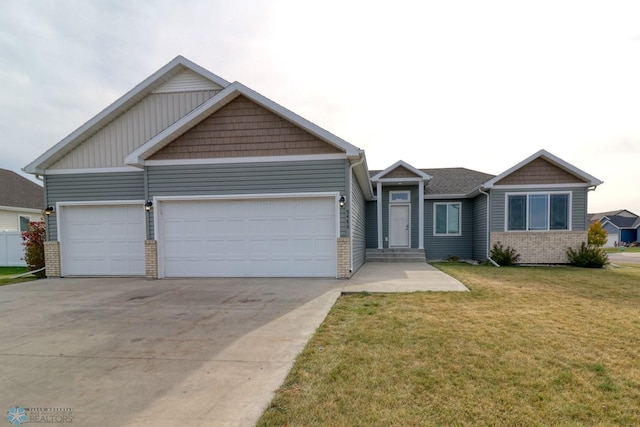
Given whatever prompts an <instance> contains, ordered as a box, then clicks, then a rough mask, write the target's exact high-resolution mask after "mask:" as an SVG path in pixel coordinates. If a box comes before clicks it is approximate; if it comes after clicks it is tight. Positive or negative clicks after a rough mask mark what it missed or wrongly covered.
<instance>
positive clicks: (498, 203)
mask: <svg viewBox="0 0 640 427" xmlns="http://www.w3.org/2000/svg"><path fill="white" fill-rule="evenodd" d="M554 191H558V192H571V193H572V196H571V227H572V231H585V230H587V229H588V228H589V225H588V221H587V188H586V187H571V188H558V189H549V188H527V189H523V190H517V189H515V190H512V189H509V190H503V189H494V190H491V231H505V203H506V198H505V194H506V193H518V192H523V193H535V192H542V193H549V192H554Z"/></svg>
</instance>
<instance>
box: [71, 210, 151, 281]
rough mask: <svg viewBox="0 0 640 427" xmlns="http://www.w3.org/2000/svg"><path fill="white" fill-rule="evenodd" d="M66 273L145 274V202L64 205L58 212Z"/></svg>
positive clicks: (77, 274) (78, 274)
mask: <svg viewBox="0 0 640 427" xmlns="http://www.w3.org/2000/svg"><path fill="white" fill-rule="evenodd" d="M58 217H59V220H60V221H61V222H62V223H61V226H60V252H61V261H62V274H63V275H65V276H138V275H144V274H145V267H144V240H145V237H146V232H145V219H144V208H143V206H142V204H136V205H100V206H85V205H79V206H64V207H62V208H61V211H60V213H59V215H58Z"/></svg>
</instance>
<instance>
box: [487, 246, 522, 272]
mask: <svg viewBox="0 0 640 427" xmlns="http://www.w3.org/2000/svg"><path fill="white" fill-rule="evenodd" d="M490 256H491V259H492V260H494V261H495V262H496V264H498V265H502V266H507V265H514V264H517V263H518V261H519V260H520V254H519V253H517V252H516V250H515V249H513V248H512V247H510V246H507V247H506V248H505V247H504V246H503V245H502V243H501V242H496V243H494V245H493V248H492V249H491V254H490Z"/></svg>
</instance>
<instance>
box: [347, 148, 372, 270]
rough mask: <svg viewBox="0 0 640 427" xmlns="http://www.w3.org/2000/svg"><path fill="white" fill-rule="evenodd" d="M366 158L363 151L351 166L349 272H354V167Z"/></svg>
mask: <svg viewBox="0 0 640 427" xmlns="http://www.w3.org/2000/svg"><path fill="white" fill-rule="evenodd" d="M364 159H365V157H364V155H362V153H361V154H360V160H358V161H357V162H355V163H352V164H351V166H349V212H348V213H347V215H348V217H349V246H351V250H350V251H349V273H353V209H352V204H353V168H354V167H356V166H358V165H361V164H362V163H363V162H364ZM369 185H371V181H369Z"/></svg>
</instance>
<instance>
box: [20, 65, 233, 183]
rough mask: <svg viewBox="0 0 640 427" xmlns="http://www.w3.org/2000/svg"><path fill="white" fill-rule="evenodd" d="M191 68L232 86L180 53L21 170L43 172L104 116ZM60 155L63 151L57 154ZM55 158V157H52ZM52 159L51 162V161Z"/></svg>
mask: <svg viewBox="0 0 640 427" xmlns="http://www.w3.org/2000/svg"><path fill="white" fill-rule="evenodd" d="M184 68H188V69H191V70H192V71H194V72H196V73H198V74H201V75H202V76H203V77H205V78H207V79H210V80H212V81H213V82H214V83H216V84H218V85H220V86H222V87H226V86H229V82H228V81H226V80H225V79H223V78H221V77H219V76H217V75H215V74H213V73H211V72H210V71H207V70H205V69H204V68H202V67H200V66H199V65H197V64H194V63H193V62H191V61H189V60H188V59H186V58H184V57H182V56H177V57H175V58H174V59H173V60H172V61H171V62H169V63H168V64H166V65H165V66H163V67H162V68H160V69H159V70H158V71H156V72H155V73H153V74H152V75H150V76H149V77H147V78H146V79H144V80H143V81H142V82H141V83H139V84H137V85H136V86H135V87H134V88H133V89H131V90H130V91H128V92H127V93H125V94H124V95H123V96H121V97H120V98H118V99H117V100H116V101H115V102H113V103H112V104H111V105H109V106H108V107H107V108H105V109H104V110H102V111H101V112H100V113H98V114H97V115H95V116H94V117H93V118H91V119H90V120H89V121H87V122H86V123H85V124H83V125H82V126H80V127H79V128H78V129H76V130H75V131H73V132H72V133H71V134H69V135H68V136H67V137H66V138H64V139H62V140H61V141H60V142H58V143H57V144H56V145H54V146H53V147H51V148H50V149H48V150H47V151H45V152H44V154H42V155H41V156H39V157H38V158H37V159H35V160H34V161H33V162H31V163H29V164H28V165H27V166H25V167H24V168H22V170H23V171H24V172H26V173H31V174H42V173H43V172H44V170H45V169H46V168H47V166H49V164H48V163H53V162H54V161H55V160H57V159H58V158H59V157H62V155H64V154H66V153H68V152H70V151H71V150H73V149H74V148H75V147H76V144H75V142H81V141H82V140H83V139H82V138H81V137H82V135H84V134H85V133H86V132H88V131H90V130H91V129H92V128H93V127H94V126H97V125H99V124H100V122H102V121H103V120H105V119H107V120H109V119H108V118H109V116H110V115H111V114H113V113H114V112H116V111H118V110H119V109H121V108H123V107H125V108H126V107H128V104H129V103H130V102H131V101H135V100H137V98H138V97H139V96H140V95H142V94H146V93H147V92H151V91H152V90H153V88H154V87H155V86H157V85H158V84H161V83H163V82H164V79H163V77H168V76H172V75H173V73H172V72H173V71H175V70H177V69H184ZM58 155H60V156H59V157H58ZM52 159H53V161H51V160H52ZM50 161H51V162H50Z"/></svg>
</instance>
